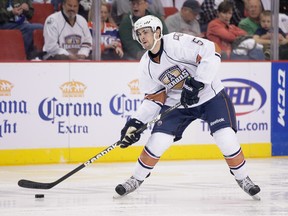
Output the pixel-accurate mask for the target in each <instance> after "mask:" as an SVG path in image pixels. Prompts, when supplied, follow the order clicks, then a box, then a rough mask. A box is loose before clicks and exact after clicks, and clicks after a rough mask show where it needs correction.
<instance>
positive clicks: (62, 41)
mask: <svg viewBox="0 0 288 216" xmlns="http://www.w3.org/2000/svg"><path fill="white" fill-rule="evenodd" d="M62 8H63V9H62V10H61V11H58V12H56V13H54V14H51V15H50V16H49V17H47V19H46V21H45V24H44V39H45V42H44V47H43V50H44V52H47V54H46V55H45V56H44V59H49V60H81V59H90V56H89V54H90V52H91V47H92V36H91V33H90V31H89V28H88V24H87V21H86V20H85V19H84V17H82V16H80V15H79V14H77V13H78V9H79V2H78V0H64V1H63V6H62Z"/></svg>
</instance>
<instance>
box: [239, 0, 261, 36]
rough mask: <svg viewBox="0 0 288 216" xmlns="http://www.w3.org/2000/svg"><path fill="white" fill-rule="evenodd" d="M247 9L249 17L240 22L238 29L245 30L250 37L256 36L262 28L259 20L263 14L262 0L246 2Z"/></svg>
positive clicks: (247, 0)
mask: <svg viewBox="0 0 288 216" xmlns="http://www.w3.org/2000/svg"><path fill="white" fill-rule="evenodd" d="M245 8H246V11H247V17H246V18H244V19H242V20H241V21H240V23H239V25H238V27H239V28H241V29H243V30H245V31H246V32H247V33H248V35H254V34H255V32H256V30H257V29H258V28H259V27H260V23H259V20H260V14H261V12H262V4H261V0H246V1H245Z"/></svg>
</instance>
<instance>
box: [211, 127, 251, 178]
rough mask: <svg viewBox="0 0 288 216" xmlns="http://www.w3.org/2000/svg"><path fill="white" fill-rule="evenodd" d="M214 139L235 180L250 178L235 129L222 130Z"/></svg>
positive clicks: (216, 133)
mask: <svg viewBox="0 0 288 216" xmlns="http://www.w3.org/2000/svg"><path fill="white" fill-rule="evenodd" d="M213 137H214V139H215V141H216V143H217V145H218V147H219V148H220V150H221V152H222V154H223V155H224V158H225V160H226V163H227V164H228V166H229V168H230V170H231V172H232V173H233V175H234V176H235V178H236V179H238V180H242V179H244V178H246V177H247V176H248V173H247V169H246V164H245V162H246V161H245V158H244V154H243V152H242V149H241V147H240V144H239V143H238V140H237V137H236V134H235V132H234V131H233V129H232V128H230V127H227V128H223V129H220V130H218V131H216V132H215V133H214V134H213Z"/></svg>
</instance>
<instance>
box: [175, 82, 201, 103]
mask: <svg viewBox="0 0 288 216" xmlns="http://www.w3.org/2000/svg"><path fill="white" fill-rule="evenodd" d="M203 88H204V84H203V83H202V82H198V81H196V80H195V79H194V78H193V77H191V76H188V77H187V78H186V80H185V83H184V85H183V88H182V93H181V99H180V102H181V105H182V106H184V107H185V108H187V107H188V106H191V105H193V104H196V103H198V101H199V97H198V93H199V91H201V90H202V89H203Z"/></svg>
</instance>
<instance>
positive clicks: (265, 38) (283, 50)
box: [253, 10, 288, 60]
mask: <svg viewBox="0 0 288 216" xmlns="http://www.w3.org/2000/svg"><path fill="white" fill-rule="evenodd" d="M271 16H272V13H271V11H270V10H265V11H263V12H262V13H261V15H260V25H261V27H260V28H258V29H257V30H256V32H255V34H254V36H253V38H254V39H255V40H256V41H257V42H258V43H260V44H263V45H264V54H265V57H266V59H267V60H270V53H271V52H270V44H271V39H272V28H271ZM278 39H279V59H280V60H287V59H288V35H285V33H284V32H283V31H282V30H281V29H280V28H279V35H278Z"/></svg>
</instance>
